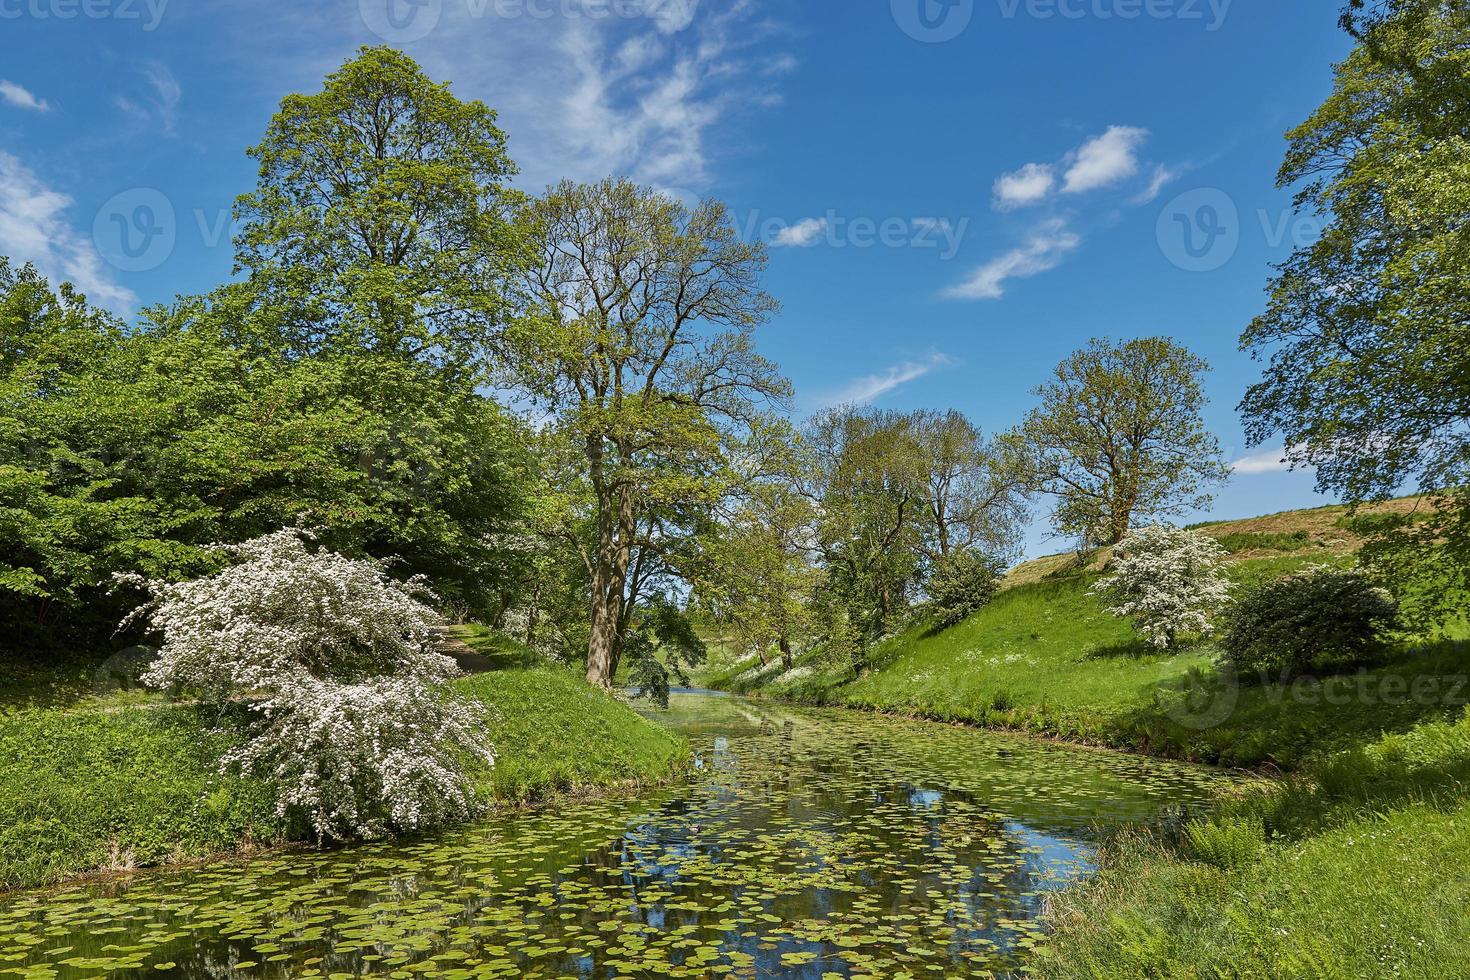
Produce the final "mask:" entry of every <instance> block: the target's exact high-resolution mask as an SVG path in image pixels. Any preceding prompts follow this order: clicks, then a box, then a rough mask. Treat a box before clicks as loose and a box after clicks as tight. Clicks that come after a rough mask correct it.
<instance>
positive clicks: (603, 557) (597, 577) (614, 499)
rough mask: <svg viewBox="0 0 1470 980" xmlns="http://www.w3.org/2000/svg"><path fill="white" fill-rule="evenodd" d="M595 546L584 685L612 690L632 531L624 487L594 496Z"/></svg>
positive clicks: (630, 509) (629, 497) (633, 520)
mask: <svg viewBox="0 0 1470 980" xmlns="http://www.w3.org/2000/svg"><path fill="white" fill-rule="evenodd" d="M597 505H598V510H599V512H600V513H599V515H598V520H597V526H598V533H597V537H598V542H597V560H596V563H595V564H596V568H595V570H594V573H593V576H592V632H591V635H590V636H589V637H588V639H587V681H588V683H590V684H595V685H597V686H598V687H600V688H603V689H604V690H609V691H610V690H612V686H613V677H614V676H615V675H616V674H617V672H618V658H619V655H620V654H621V652H622V643H621V639H622V632H623V623H624V617H623V597H624V592H625V590H626V589H627V587H628V561H629V559H630V557H631V554H632V541H633V537H634V532H635V530H636V520H637V518H636V514H635V508H634V504H633V495H632V493H630V492H629V490H628V489H627V488H626V487H624V488H621V489H619V490H618V492H617V494H616V496H614V494H613V493H612V492H609V491H606V490H604V491H602V492H599V494H598V501H597Z"/></svg>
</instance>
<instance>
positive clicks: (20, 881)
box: [0, 708, 283, 888]
mask: <svg viewBox="0 0 1470 980" xmlns="http://www.w3.org/2000/svg"><path fill="white" fill-rule="evenodd" d="M227 746H228V739H226V738H223V737H220V736H216V735H213V734H212V733H211V732H210V729H209V727H208V726H207V725H205V724H204V723H203V722H202V721H201V719H200V717H199V715H198V713H197V712H196V711H195V710H194V709H191V708H170V709H161V710H150V709H146V708H121V709H115V710H87V711H66V710H62V709H56V708H52V709H38V710H31V711H20V712H14V713H11V714H8V715H5V716H0V887H3V888H16V887H21V886H26V885H35V884H43V883H46V882H52V881H59V880H61V879H63V878H67V877H70V876H73V875H76V874H80V873H83V872H87V871H93V870H98V869H108V868H118V869H120V868H128V867H135V866H140V865H148V864H161V863H165V862H168V861H177V860H182V859H184V858H190V857H199V856H201V855H205V854H209V853H212V852H215V851H222V850H228V849H236V848H239V847H242V846H245V845H247V844H249V843H250V842H252V841H254V842H259V843H273V842H276V841H278V840H280V839H281V836H282V832H283V831H282V827H281V826H280V823H279V821H277V820H276V819H275V817H274V814H273V812H272V811H273V807H272V804H271V801H270V798H269V795H268V794H267V793H266V792H265V791H264V788H263V787H262V786H260V785H259V784H258V783H255V782H253V781H250V780H242V779H236V778H225V777H221V776H220V775H218V773H217V769H216V760H217V759H218V758H219V755H220V754H221V752H222V751H223V750H224V749H225V748H227Z"/></svg>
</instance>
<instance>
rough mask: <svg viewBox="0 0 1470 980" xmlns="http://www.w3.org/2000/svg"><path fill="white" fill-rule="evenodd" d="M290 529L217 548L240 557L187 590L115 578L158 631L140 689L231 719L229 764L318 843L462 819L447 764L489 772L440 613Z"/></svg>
mask: <svg viewBox="0 0 1470 980" xmlns="http://www.w3.org/2000/svg"><path fill="white" fill-rule="evenodd" d="M309 538H310V536H309V535H307V534H306V533H304V532H301V531H298V530H294V529H287V530H283V531H278V532H276V533H274V534H268V535H265V536H264V537H260V538H256V539H254V540H252V541H247V542H245V543H244V544H240V545H229V546H221V547H220V548H219V549H217V550H219V551H221V552H223V553H225V554H229V555H233V556H234V557H235V558H236V559H238V562H237V563H236V564H234V565H232V566H230V567H228V568H225V569H224V570H223V571H220V572H218V573H216V574H214V575H210V576H207V577H205V578H200V579H196V580H194V581H190V582H180V583H162V582H155V581H148V580H144V579H141V578H139V577H137V576H122V577H121V578H123V579H124V580H125V581H128V582H131V583H133V584H136V585H140V586H142V587H144V588H146V589H147V590H148V591H149V592H151V593H152V595H153V599H152V601H151V602H149V603H148V604H146V605H145V606H143V607H141V608H140V609H139V610H138V611H137V612H136V613H134V615H135V616H141V615H144V614H148V615H151V619H152V623H153V626H154V627H155V628H156V629H157V630H159V631H160V632H161V633H162V634H163V637H164V642H163V646H162V648H161V649H160V650H159V653H158V658H157V660H156V661H155V662H154V663H153V665H152V666H151V667H149V669H148V670H147V671H146V672H145V673H144V675H143V680H144V682H145V683H148V684H150V685H152V686H155V687H162V688H169V689H171V690H174V691H186V692H192V693H197V694H199V695H200V696H201V697H203V698H204V699H205V700H206V701H209V702H211V703H213V704H215V705H216V706H217V707H219V708H220V709H221V710H224V709H229V711H228V713H229V714H232V715H238V714H240V713H241V712H243V714H244V716H245V717H246V719H247V721H246V723H245V726H244V727H245V729H246V733H247V738H246V739H245V740H244V741H243V742H242V743H241V744H240V745H239V747H237V748H236V749H234V750H233V751H231V752H229V753H228V754H227V755H226V756H225V758H224V760H223V764H224V766H225V767H226V768H238V769H240V770H242V771H245V772H249V773H252V774H255V775H258V776H262V777H264V778H266V779H268V780H270V782H271V783H272V784H273V785H274V786H275V788H276V791H277V794H278V796H277V809H278V812H279V813H280V814H281V815H282V816H292V817H296V816H301V817H304V818H305V820H306V822H307V823H308V824H309V825H310V826H311V827H312V829H313V830H314V831H315V832H316V834H317V836H318V837H321V838H327V837H333V838H346V837H354V836H356V837H376V836H381V835H382V834H384V833H386V832H387V831H388V830H389V829H390V828H403V829H416V828H420V827H423V826H427V825H430V824H434V823H437V822H440V821H443V820H447V819H450V818H453V817H455V816H460V815H464V814H466V813H467V812H468V810H469V808H470V803H471V799H470V796H471V791H470V788H469V787H470V783H469V780H468V777H467V776H466V775H465V774H464V773H463V772H462V770H461V767H460V765H459V764H458V761H459V759H460V758H461V757H462V756H464V755H466V754H467V755H469V756H470V757H472V758H478V759H479V760H481V761H482V762H483V763H484V764H487V765H489V764H493V762H494V754H493V752H492V750H491V749H490V747H489V745H488V744H487V742H486V739H485V736H484V732H483V727H482V720H481V718H480V716H479V715H478V713H476V712H475V711H474V710H473V709H472V708H471V707H470V706H469V705H467V704H465V703H463V702H461V701H458V700H455V699H453V698H452V697H451V696H450V694H449V693H448V692H447V691H446V690H445V689H444V687H443V682H444V681H446V680H448V679H449V678H450V677H452V676H454V675H455V674H457V673H458V669H457V667H456V666H455V664H454V661H453V660H451V659H450V658H448V657H446V656H444V655H443V654H441V653H439V652H437V650H436V649H435V646H436V639H437V635H436V631H435V630H436V627H437V626H438V624H439V619H438V616H437V614H436V613H435V612H434V611H433V610H432V609H430V608H429V607H428V606H426V605H424V604H423V603H422V602H420V601H419V599H418V598H417V597H418V596H419V595H427V593H426V590H425V589H424V588H423V586H422V585H421V583H419V582H418V581H417V580H410V581H408V582H398V581H395V580H393V579H392V578H390V577H389V576H388V575H387V574H386V573H385V571H384V568H383V564H382V563H380V562H375V561H363V560H355V559H351V558H347V557H344V556H342V555H338V554H334V553H332V552H329V551H324V550H323V551H311V550H309V549H308V548H307V546H306V542H307V541H308V540H309Z"/></svg>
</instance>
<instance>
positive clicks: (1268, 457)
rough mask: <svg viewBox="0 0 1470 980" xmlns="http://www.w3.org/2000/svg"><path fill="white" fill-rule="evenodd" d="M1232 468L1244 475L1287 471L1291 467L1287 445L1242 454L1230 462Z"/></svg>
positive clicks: (1232, 470) (1233, 470)
mask: <svg viewBox="0 0 1470 980" xmlns="http://www.w3.org/2000/svg"><path fill="white" fill-rule="evenodd" d="M1230 469H1231V472H1234V473H1239V474H1241V475H1242V476H1254V475H1256V474H1260V473H1285V472H1286V471H1288V470H1290V469H1291V464H1290V463H1289V462H1287V460H1286V449H1285V447H1278V448H1276V449H1263V450H1261V451H1260V452H1258V453H1252V454H1251V455H1249V456H1242V457H1241V458H1240V459H1237V460H1236V461H1235V462H1233V463H1231V464H1230Z"/></svg>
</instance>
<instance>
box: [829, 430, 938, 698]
mask: <svg viewBox="0 0 1470 980" xmlns="http://www.w3.org/2000/svg"><path fill="white" fill-rule="evenodd" d="M807 441H808V442H809V443H810V445H811V447H812V451H813V453H814V455H815V468H814V487H813V489H812V491H810V493H809V495H810V496H811V497H812V498H813V499H815V500H817V501H819V507H820V514H821V522H820V525H819V539H820V542H821V547H822V551H823V560H824V564H825V567H826V571H827V585H826V591H828V592H829V593H830V595H829V596H828V599H829V610H831V603H832V602H835V603H836V604H837V606H838V608H837V609H835V610H831V611H835V612H839V613H840V614H841V617H842V622H838V623H829V624H828V625H829V628H830V629H835V628H837V627H845V633H846V636H847V637H848V638H850V640H851V642H852V643H853V644H854V645H855V649H854V651H853V652H854V654H855V657H854V661H855V665H856V666H857V667H858V668H859V669H861V668H862V666H863V665H864V662H865V654H864V650H865V649H866V647H867V646H868V645H869V644H871V643H872V642H873V641H875V640H877V639H878V638H879V637H881V636H882V635H883V634H884V633H886V632H888V631H889V630H890V629H891V628H892V627H894V626H895V625H897V624H898V623H899V622H900V621H901V619H902V617H903V616H904V615H906V614H907V613H908V610H909V603H910V600H911V599H912V597H913V594H914V592H915V590H916V588H917V586H918V584H919V582H920V581H921V578H922V574H923V567H924V566H923V547H924V537H925V531H926V527H927V523H926V521H927V508H928V506H929V503H930V496H929V492H930V487H929V482H928V481H929V467H928V465H927V460H926V458H925V454H924V451H923V446H922V445H921V442H920V440H919V437H918V432H917V430H916V427H915V419H914V417H913V416H911V415H906V414H904V413H900V412H883V411H875V410H872V409H859V408H854V407H840V408H836V409H832V410H829V411H827V412H824V413H822V414H821V415H818V416H817V417H816V418H815V419H813V420H812V421H811V423H810V424H809V425H808V428H807ZM829 618H830V612H829Z"/></svg>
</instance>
